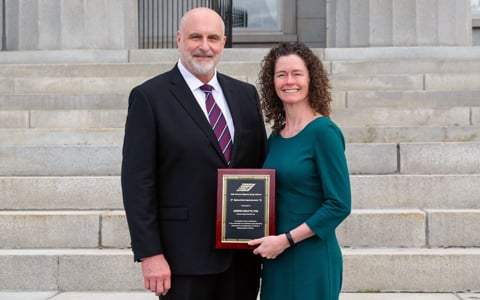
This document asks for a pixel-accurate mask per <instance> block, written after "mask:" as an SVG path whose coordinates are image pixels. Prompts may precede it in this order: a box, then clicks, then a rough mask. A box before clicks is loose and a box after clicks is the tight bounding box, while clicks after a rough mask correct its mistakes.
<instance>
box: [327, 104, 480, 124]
mask: <svg viewBox="0 0 480 300" xmlns="http://www.w3.org/2000/svg"><path fill="white" fill-rule="evenodd" d="M477 114H478V115H479V116H478V118H477ZM472 115H475V117H474V118H472ZM331 118H332V120H334V121H335V122H336V123H338V125H340V127H344V126H456V125H460V126H466V125H480V122H479V123H478V124H475V123H473V122H474V121H475V122H476V121H477V119H478V120H479V121H480V107H475V108H470V107H452V108H383V107H374V108H347V109H336V110H334V111H333V113H332V115H331Z"/></svg>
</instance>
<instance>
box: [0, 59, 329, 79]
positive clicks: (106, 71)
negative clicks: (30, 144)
mask: <svg viewBox="0 0 480 300" xmlns="http://www.w3.org/2000/svg"><path fill="white" fill-rule="evenodd" d="M175 63H176V62H161V61H160V62H150V63H99V64H75V63H72V64H18V65H16V64H15V65H4V66H3V67H2V68H1V69H0V78H10V79H12V78H16V79H25V78H38V77H41V78H62V77H63V78H97V77H98V78H102V77H107V78H109V77H113V78H117V77H145V78H149V77H153V76H156V75H158V74H160V73H163V72H166V71H169V70H171V69H172V68H173V67H174V65H175ZM325 64H326V66H325V67H326V68H327V69H330V63H328V62H326V63H325ZM218 70H219V71H220V72H223V73H226V74H231V75H233V76H235V75H246V74H249V75H255V76H257V77H258V72H259V71H260V61H222V62H220V63H219V65H218Z"/></svg>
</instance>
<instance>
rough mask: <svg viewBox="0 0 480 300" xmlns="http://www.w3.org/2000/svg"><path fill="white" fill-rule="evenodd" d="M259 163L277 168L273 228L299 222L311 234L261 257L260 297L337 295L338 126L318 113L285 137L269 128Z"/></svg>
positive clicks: (344, 201) (341, 157)
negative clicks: (277, 252)
mask: <svg viewBox="0 0 480 300" xmlns="http://www.w3.org/2000/svg"><path fill="white" fill-rule="evenodd" d="M264 167H265V168H273V169H276V172H277V174H276V178H277V182H276V188H277V191H276V200H277V202H276V227H277V228H276V229H277V233H282V232H287V231H290V230H292V229H293V228H295V227H297V226H298V225H300V224H302V223H304V222H305V223H306V224H307V225H308V226H309V227H310V229H311V230H312V231H313V232H314V233H315V235H314V236H313V237H311V238H308V239H305V240H303V241H301V242H299V243H297V244H295V245H294V246H293V247H290V248H287V249H286V250H285V251H284V252H283V253H282V254H280V255H279V256H278V257H277V258H276V259H271V260H264V265H263V277H262V287H261V295H260V299H261V300H310V299H311V300H314V299H315V300H337V299H338V297H339V294H340V289H341V285H342V269H343V264H342V253H341V249H340V246H339V244H338V241H337V237H336V235H335V229H336V227H337V226H338V225H339V224H340V223H341V222H342V221H343V220H344V219H345V218H346V217H347V216H348V215H349V214H350V209H351V195H350V180H349V174H348V167H347V162H346V158H345V142H344V139H343V134H342V132H341V131H340V129H339V128H338V127H337V126H336V125H335V124H334V123H333V122H332V121H331V120H330V119H328V118H326V117H319V118H316V119H314V120H313V121H311V122H310V123H309V124H308V125H307V126H306V127H305V128H304V129H303V130H302V131H301V132H299V133H298V134H297V135H295V136H293V137H291V138H283V137H282V136H281V135H279V134H272V135H271V136H270V137H269V150H268V155H267V158H266V160H265V163H264Z"/></svg>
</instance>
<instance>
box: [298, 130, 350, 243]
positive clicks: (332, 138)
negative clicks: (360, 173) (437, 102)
mask: <svg viewBox="0 0 480 300" xmlns="http://www.w3.org/2000/svg"><path fill="white" fill-rule="evenodd" d="M317 129H318V130H316V131H315V134H314V137H313V143H314V159H315V165H316V169H317V171H318V175H319V177H320V181H321V188H322V196H323V199H320V201H321V202H322V205H321V206H320V208H319V209H318V210H317V211H316V212H315V213H314V214H313V215H312V216H311V217H310V218H309V219H308V220H307V221H306V224H307V225H308V226H309V227H310V229H311V230H312V231H313V232H315V234H317V235H318V236H319V237H320V238H325V237H326V236H328V235H330V234H332V232H334V231H335V229H336V227H337V226H338V225H339V224H340V223H341V222H342V221H343V220H345V218H346V217H347V216H348V215H349V214H350V211H351V192H350V178H349V173H348V166H347V159H346V156H345V141H344V138H343V134H342V132H341V131H340V129H339V128H338V127H337V126H336V125H335V124H333V123H331V122H329V123H328V124H327V125H325V124H324V126H320V127H319V128H317Z"/></svg>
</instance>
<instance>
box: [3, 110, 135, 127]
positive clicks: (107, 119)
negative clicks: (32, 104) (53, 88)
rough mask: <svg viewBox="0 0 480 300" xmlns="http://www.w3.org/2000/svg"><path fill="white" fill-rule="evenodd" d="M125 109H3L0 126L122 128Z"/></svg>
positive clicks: (125, 114)
mask: <svg viewBox="0 0 480 300" xmlns="http://www.w3.org/2000/svg"><path fill="white" fill-rule="evenodd" d="M126 117H127V110H126V109H92V110H84V109H82V110H81V109H73V110H4V111H0V128H124V127H125V120H126Z"/></svg>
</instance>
